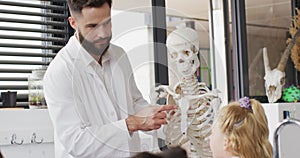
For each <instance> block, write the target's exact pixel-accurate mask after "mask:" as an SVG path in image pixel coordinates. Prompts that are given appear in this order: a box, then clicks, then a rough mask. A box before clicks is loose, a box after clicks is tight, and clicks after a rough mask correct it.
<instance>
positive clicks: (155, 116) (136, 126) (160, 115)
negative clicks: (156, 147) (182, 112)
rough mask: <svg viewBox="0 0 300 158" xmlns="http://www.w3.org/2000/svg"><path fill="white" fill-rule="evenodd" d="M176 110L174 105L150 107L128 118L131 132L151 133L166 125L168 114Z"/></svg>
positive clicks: (128, 126)
mask: <svg viewBox="0 0 300 158" xmlns="http://www.w3.org/2000/svg"><path fill="white" fill-rule="evenodd" d="M174 109H176V106H174V105H162V106H149V107H146V108H144V109H142V110H141V111H139V112H137V113H136V114H135V115H131V116H128V118H127V119H126V124H127V128H128V131H129V132H135V131H137V130H142V131H151V130H154V129H159V128H160V127H161V125H162V124H166V123H167V121H166V115H167V114H166V112H167V111H169V110H174Z"/></svg>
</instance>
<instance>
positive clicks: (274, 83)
mask: <svg viewBox="0 0 300 158" xmlns="http://www.w3.org/2000/svg"><path fill="white" fill-rule="evenodd" d="M263 58H264V65H265V77H264V79H265V89H266V95H267V97H268V100H269V102H270V103H274V102H276V101H277V100H278V99H280V98H281V94H282V88H283V86H284V84H285V72H284V69H282V68H281V67H279V66H278V67H277V68H276V69H273V70H271V68H270V65H269V59H268V54H267V48H263Z"/></svg>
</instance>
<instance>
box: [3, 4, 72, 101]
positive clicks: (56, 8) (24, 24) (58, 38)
mask: <svg viewBox="0 0 300 158" xmlns="http://www.w3.org/2000/svg"><path fill="white" fill-rule="evenodd" d="M68 14H69V13H68V9H67V4H66V1H63V0H54V1H53V0H52V1H38V0H36V1H32V0H28V1H24V0H0V92H5V91H17V106H22V107H24V106H25V107H27V106H28V76H29V75H30V74H31V72H32V70H34V69H38V68H42V67H44V68H45V67H47V66H48V65H49V63H50V62H51V60H52V59H53V58H54V57H55V55H56V53H57V52H58V51H59V50H60V49H61V48H62V47H63V46H64V45H65V44H66V43H67V41H68V39H69V37H70V35H71V33H73V32H72V29H70V27H69V26H68V22H67V17H68ZM1 102H2V99H1ZM1 104H2V103H1Z"/></svg>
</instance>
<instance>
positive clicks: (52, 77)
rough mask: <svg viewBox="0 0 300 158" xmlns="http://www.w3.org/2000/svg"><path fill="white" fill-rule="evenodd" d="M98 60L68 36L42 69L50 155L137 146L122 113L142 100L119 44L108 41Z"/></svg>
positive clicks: (63, 157) (115, 152)
mask: <svg viewBox="0 0 300 158" xmlns="http://www.w3.org/2000/svg"><path fill="white" fill-rule="evenodd" d="M102 65H103V66H102V67H101V66H100V65H99V64H98V62H97V61H96V60H95V59H94V58H93V57H92V56H91V55H90V54H88V53H87V52H86V51H85V49H83V48H82V47H81V45H80V43H79V41H78V40H77V39H76V37H75V36H72V37H71V38H70V40H69V42H68V44H67V45H66V46H65V47H64V48H62V49H61V50H60V52H59V53H58V54H57V56H56V57H55V58H54V59H53V61H52V62H51V64H50V65H49V67H48V69H47V72H46V74H45V77H44V93H45V98H46V101H47V105H48V109H49V113H50V117H51V120H52V122H53V126H54V136H55V155H56V158H100V157H110V158H113V157H129V156H131V155H132V152H135V151H140V149H139V147H140V142H139V136H138V133H136V132H134V133H133V134H131V135H130V134H129V132H128V129H127V126H126V123H125V118H127V116H128V115H130V114H134V113H135V112H136V111H138V110H140V109H141V108H143V107H145V106H147V105H148V103H147V102H146V101H145V100H144V99H143V97H142V95H141V93H140V91H139V90H138V89H137V87H136V84H135V80H134V78H133V73H132V68H131V66H130V63H129V60H128V58H127V56H126V54H125V52H124V50H123V49H121V48H120V47H117V46H115V45H112V44H111V45H110V47H109V49H108V52H106V54H105V55H104V57H103V64H102ZM129 151H130V152H129Z"/></svg>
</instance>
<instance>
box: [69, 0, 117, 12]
mask: <svg viewBox="0 0 300 158" xmlns="http://www.w3.org/2000/svg"><path fill="white" fill-rule="evenodd" d="M67 2H68V6H69V9H70V10H71V11H72V12H77V13H81V10H82V8H84V7H101V6H102V5H103V4H105V3H107V4H108V5H109V7H110V8H111V3H112V0H67Z"/></svg>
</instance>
